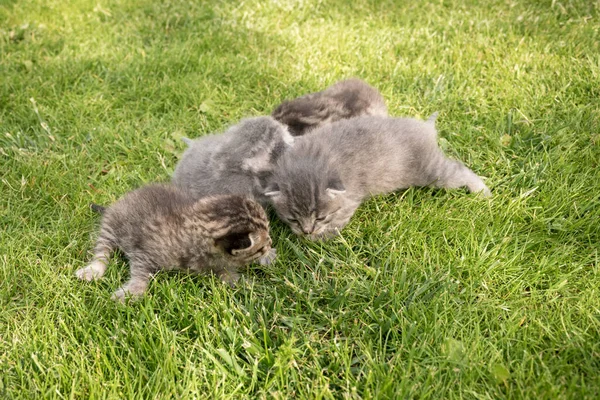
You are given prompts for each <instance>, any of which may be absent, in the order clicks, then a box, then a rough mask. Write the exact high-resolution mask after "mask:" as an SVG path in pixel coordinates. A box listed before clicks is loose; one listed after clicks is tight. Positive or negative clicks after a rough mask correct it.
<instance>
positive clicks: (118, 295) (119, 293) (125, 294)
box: [110, 287, 144, 303]
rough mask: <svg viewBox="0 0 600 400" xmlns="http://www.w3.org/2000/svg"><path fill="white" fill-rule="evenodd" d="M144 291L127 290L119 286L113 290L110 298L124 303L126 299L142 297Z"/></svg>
mask: <svg viewBox="0 0 600 400" xmlns="http://www.w3.org/2000/svg"><path fill="white" fill-rule="evenodd" d="M143 294H144V293H143V292H142V293H133V292H130V291H129V290H127V289H125V288H124V287H122V288H119V289H117V290H115V292H114V293H113V295H112V296H110V298H111V300H114V301H118V302H119V303H125V301H126V300H127V299H129V300H133V301H135V300H138V299H139V298H140V297H142V295H143Z"/></svg>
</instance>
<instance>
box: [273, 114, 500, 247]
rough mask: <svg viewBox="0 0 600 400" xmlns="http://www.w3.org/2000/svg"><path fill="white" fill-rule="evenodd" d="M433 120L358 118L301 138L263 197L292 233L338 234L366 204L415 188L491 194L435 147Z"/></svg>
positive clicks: (286, 155)
mask: <svg viewBox="0 0 600 400" xmlns="http://www.w3.org/2000/svg"><path fill="white" fill-rule="evenodd" d="M436 115H437V113H436V114H434V115H433V116H432V117H431V118H430V119H429V120H428V121H426V122H425V121H418V120H415V119H408V118H385V117H359V118H354V119H352V120H343V121H338V122H335V123H333V124H330V125H325V126H323V127H321V128H319V129H317V130H315V131H314V132H312V133H310V134H308V135H306V136H303V137H300V138H297V140H296V142H295V144H294V147H293V148H292V149H290V150H289V151H288V152H286V153H285V154H284V155H283V156H282V157H281V159H280V160H279V162H278V165H277V169H276V173H275V174H274V175H273V179H272V181H271V183H270V184H269V185H268V186H267V192H266V193H265V195H266V196H268V197H269V198H270V199H271V202H272V204H273V206H274V207H275V210H276V211H277V213H278V215H279V216H280V217H281V219H283V220H284V221H285V222H286V223H287V224H288V225H290V227H291V228H292V231H294V233H296V234H299V235H308V236H309V237H310V238H312V239H319V238H325V237H328V236H332V235H333V234H336V233H337V231H338V230H340V229H342V228H343V227H344V226H345V225H346V224H347V223H348V221H349V219H350V217H352V215H353V214H354V211H355V210H356V208H357V207H358V206H359V205H360V203H361V202H362V201H363V199H365V198H367V197H369V196H372V195H376V194H380V193H388V192H392V191H394V190H397V189H405V188H408V187H410V186H428V185H432V186H435V187H439V188H459V187H463V186H466V187H467V189H468V190H469V191H471V192H483V195H485V196H490V195H491V193H490V190H489V189H488V188H487V186H486V185H485V184H484V183H483V181H482V180H481V179H480V178H479V177H478V176H477V175H475V173H474V172H473V171H471V170H470V169H469V168H467V167H465V166H464V165H463V164H462V163H460V162H459V161H455V160H450V159H448V158H446V157H445V156H444V154H443V153H442V151H441V150H440V149H439V148H438V146H437V142H436V139H437V133H436V130H435V117H436Z"/></svg>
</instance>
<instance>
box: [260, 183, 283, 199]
mask: <svg viewBox="0 0 600 400" xmlns="http://www.w3.org/2000/svg"><path fill="white" fill-rule="evenodd" d="M264 195H265V196H267V197H270V198H275V197H278V196H281V190H280V189H279V185H278V184H276V183H274V182H273V183H269V184H268V185H267V187H266V188H265V189H264Z"/></svg>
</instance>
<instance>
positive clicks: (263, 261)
mask: <svg viewBox="0 0 600 400" xmlns="http://www.w3.org/2000/svg"><path fill="white" fill-rule="evenodd" d="M276 258H277V250H275V249H271V250H269V251H268V252H267V254H265V255H264V256H262V257H261V258H259V259H258V263H259V264H260V265H270V264H271V263H272V262H273V261H275V259H276Z"/></svg>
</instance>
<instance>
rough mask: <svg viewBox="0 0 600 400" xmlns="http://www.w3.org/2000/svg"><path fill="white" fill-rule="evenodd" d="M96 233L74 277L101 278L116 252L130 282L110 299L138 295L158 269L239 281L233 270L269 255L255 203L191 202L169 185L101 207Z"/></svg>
mask: <svg viewBox="0 0 600 400" xmlns="http://www.w3.org/2000/svg"><path fill="white" fill-rule="evenodd" d="M96 209H97V210H98V211H101V212H103V214H104V215H103V217H102V224H101V228H100V234H99V236H98V240H97V242H96V246H95V248H94V257H93V259H92V261H91V262H90V264H89V265H88V266H87V267H85V268H81V269H79V270H78V271H77V272H76V273H75V275H76V276H77V277H78V278H79V279H82V280H87V281H91V280H95V279H99V278H101V277H102V276H103V275H104V272H105V271H106V266H107V263H108V261H109V258H110V254H111V253H112V252H113V251H114V250H115V249H117V248H119V249H121V250H122V251H123V253H124V254H125V256H126V257H127V258H128V259H129V262H130V279H129V281H128V282H127V283H126V284H125V285H124V286H123V287H121V288H120V289H118V290H117V291H116V292H115V293H114V295H113V298H114V299H116V300H120V301H123V300H124V298H125V296H126V295H131V296H133V297H139V296H141V295H142V294H143V293H144V292H145V291H146V288H147V287H148V282H149V280H150V278H151V276H152V275H153V274H155V273H156V272H158V271H161V270H174V269H179V270H184V271H188V272H192V273H202V272H213V273H214V274H216V275H217V276H219V278H221V279H222V280H223V281H224V282H227V283H229V284H233V283H235V282H236V281H237V279H238V278H239V275H238V273H237V268H238V267H241V266H243V265H246V264H249V263H250V262H252V261H254V260H256V259H259V258H261V257H262V258H263V260H265V261H268V262H270V261H271V258H272V256H274V253H273V251H274V250H272V249H271V238H270V237H269V222H268V220H267V217H266V215H265V212H264V210H263V208H262V207H261V206H260V205H258V204H257V203H256V202H254V201H252V200H250V199H248V198H246V197H243V196H234V195H224V196H213V197H206V198H203V199H200V200H197V201H195V200H193V199H192V198H191V197H190V195H189V194H188V193H186V192H185V191H182V190H180V189H178V188H176V187H174V186H171V185H161V184H155V185H149V186H145V187H143V188H140V189H137V190H134V191H132V192H130V193H128V194H126V195H125V196H123V197H122V198H121V199H120V200H119V201H117V202H116V203H115V204H113V205H112V206H110V207H109V208H106V209H103V208H102V207H98V206H96Z"/></svg>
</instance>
